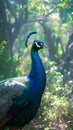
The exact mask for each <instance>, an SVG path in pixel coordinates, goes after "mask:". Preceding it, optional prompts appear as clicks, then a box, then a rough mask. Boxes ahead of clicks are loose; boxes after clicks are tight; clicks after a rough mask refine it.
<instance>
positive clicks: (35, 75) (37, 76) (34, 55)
mask: <svg viewBox="0 0 73 130" xmlns="http://www.w3.org/2000/svg"><path fill="white" fill-rule="evenodd" d="M31 60H32V64H31V71H30V73H29V79H30V84H31V85H30V90H31V91H32V92H31V94H32V96H33V99H34V101H35V102H37V103H38V104H39V103H40V100H41V97H42V94H43V91H44V89H45V85H46V74H45V70H44V66H43V64H42V61H41V59H40V57H39V54H38V51H34V50H33V49H31Z"/></svg>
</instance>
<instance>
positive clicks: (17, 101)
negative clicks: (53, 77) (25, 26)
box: [0, 32, 47, 130]
mask: <svg viewBox="0 0 73 130" xmlns="http://www.w3.org/2000/svg"><path fill="white" fill-rule="evenodd" d="M32 34H36V32H31V33H29V34H28V36H27V38H26V42H25V45H26V47H27V45H28V44H27V43H28V39H29V37H30V36H31V35H32ZM44 47H47V45H46V44H45V43H43V42H42V41H40V40H34V41H33V44H32V46H31V69H30V72H29V74H28V75H27V76H26V77H15V78H9V79H6V80H3V81H0V130H4V128H6V127H8V128H9V129H10V130H18V129H20V128H22V127H23V126H25V125H26V124H28V123H29V122H30V121H31V120H32V119H33V118H34V116H35V115H36V113H37V111H38V108H39V107H40V103H41V97H42V94H43V92H44V89H45V86H46V74H45V69H44V66H43V63H42V61H41V58H40V56H39V53H38V51H39V50H40V49H42V48H44Z"/></svg>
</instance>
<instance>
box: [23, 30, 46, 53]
mask: <svg viewBox="0 0 73 130" xmlns="http://www.w3.org/2000/svg"><path fill="white" fill-rule="evenodd" d="M36 33H37V32H31V33H29V34H28V35H27V37H26V41H25V45H26V47H27V43H28V39H29V37H30V36H31V35H32V34H36ZM43 47H47V45H46V44H45V43H43V42H42V41H40V40H34V42H33V44H32V49H33V50H35V51H38V50H40V49H42V48H43Z"/></svg>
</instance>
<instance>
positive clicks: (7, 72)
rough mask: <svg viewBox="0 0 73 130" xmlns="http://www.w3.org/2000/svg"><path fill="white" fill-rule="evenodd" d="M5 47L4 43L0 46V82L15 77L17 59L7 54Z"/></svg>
mask: <svg viewBox="0 0 73 130" xmlns="http://www.w3.org/2000/svg"><path fill="white" fill-rule="evenodd" d="M5 45H6V42H5V41H3V42H2V43H1V44H0V80H3V79H5V78H9V77H13V76H16V75H17V71H16V66H17V64H18V59H17V58H16V57H13V56H11V55H10V54H9V53H8V52H7V50H6V48H5Z"/></svg>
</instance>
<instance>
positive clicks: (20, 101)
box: [0, 79, 30, 120]
mask: <svg viewBox="0 0 73 130" xmlns="http://www.w3.org/2000/svg"><path fill="white" fill-rule="evenodd" d="M29 99H30V91H29V87H26V86H25V85H24V84H23V83H20V82H18V81H16V80H15V79H8V80H4V81H1V82H0V120H2V119H3V118H5V117H6V116H7V114H9V113H11V112H12V111H11V110H12V109H11V108H14V109H13V112H16V110H15V109H16V108H17V109H19V110H20V108H21V107H22V106H23V105H24V107H26V106H27V105H28V104H29V102H30V101H29Z"/></svg>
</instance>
